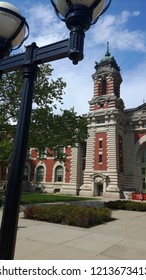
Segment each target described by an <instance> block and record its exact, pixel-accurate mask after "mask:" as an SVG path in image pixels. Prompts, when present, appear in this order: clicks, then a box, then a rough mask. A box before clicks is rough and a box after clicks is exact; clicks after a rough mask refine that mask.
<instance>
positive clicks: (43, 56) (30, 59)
mask: <svg viewBox="0 0 146 280" xmlns="http://www.w3.org/2000/svg"><path fill="white" fill-rule="evenodd" d="M111 1H112V0H51V3H52V5H53V7H54V9H55V11H56V13H57V15H58V16H59V18H60V19H61V20H63V21H64V22H65V23H66V25H67V27H68V28H69V30H70V38H69V39H66V40H63V41H60V42H57V43H54V44H50V45H47V46H44V47H40V48H38V47H37V46H36V44H35V43H32V44H31V45H30V46H28V47H27V48H26V51H25V52H24V53H22V54H18V55H14V56H12V57H6V56H8V55H9V54H10V52H11V51H12V50H13V49H14V48H15V47H20V45H22V43H23V42H24V40H26V38H27V37H28V35H27V36H26V37H25V33H26V29H27V30H28V33H29V26H28V24H27V22H26V20H25V18H24V17H23V16H22V15H21V14H20V12H19V11H18V10H17V8H16V7H14V6H13V5H11V4H9V3H7V2H0V73H1V74H3V73H7V72H11V71H15V70H19V69H22V70H23V85H22V95H21V105H20V112H19V117H18V124H17V129H16V135H15V140H14V148H13V153H12V158H11V163H10V169H9V174H8V184H7V190H6V200H5V205H4V210H3V217H2V223H1V232H0V259H1V260H11V259H13V258H14V252H15V243H16V235H17V225H18V217H19V205H20V197H21V192H22V187H21V185H22V177H23V169H24V164H25V157H26V151H27V141H28V131H29V123H30V116H31V107H32V96H33V85H34V81H35V78H36V75H37V68H38V65H39V64H43V63H45V62H51V61H54V60H58V59H61V58H65V57H69V58H70V59H71V60H72V61H73V63H74V64H77V63H78V61H80V60H82V59H83V46H84V36H85V35H84V32H85V31H86V30H88V29H89V28H90V26H91V24H94V23H95V22H96V21H97V20H98V18H99V16H100V15H101V14H103V13H104V12H105V11H106V10H107V9H108V7H109V5H110V4H111ZM5 57H6V58H5Z"/></svg>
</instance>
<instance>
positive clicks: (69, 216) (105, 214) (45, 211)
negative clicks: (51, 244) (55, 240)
mask: <svg viewBox="0 0 146 280" xmlns="http://www.w3.org/2000/svg"><path fill="white" fill-rule="evenodd" d="M24 218H26V219H35V220H39V221H46V222H50V223H59V224H64V225H71V226H78V227H85V228H88V227H91V226H95V225H98V224H101V223H105V222H108V221H110V220H111V211H110V210H109V209H107V208H100V209H99V208H93V207H90V206H76V205H65V204H64V205H53V206H49V207H44V206H27V207H26V208H25V210H24Z"/></svg>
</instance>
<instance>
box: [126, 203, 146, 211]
mask: <svg viewBox="0 0 146 280" xmlns="http://www.w3.org/2000/svg"><path fill="white" fill-rule="evenodd" d="M126 210H133V211H141V212H144V211H146V203H144V202H136V201H127V203H126Z"/></svg>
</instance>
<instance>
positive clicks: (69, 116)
mask: <svg viewBox="0 0 146 280" xmlns="http://www.w3.org/2000/svg"><path fill="white" fill-rule="evenodd" d="M52 72H53V69H52V68H51V66H50V65H48V64H45V65H42V66H40V70H39V72H38V75H37V80H36V82H35V87H34V96H33V107H32V116H31V124H30V133H29V147H34V148H38V150H39V151H40V152H43V151H44V149H45V148H46V147H49V148H50V150H52V151H53V152H55V154H56V155H57V157H59V158H60V157H61V156H60V155H59V151H60V147H66V146H68V145H71V146H75V145H76V143H77V142H78V143H80V142H82V141H83V140H84V139H85V138H86V137H87V122H86V119H85V118H83V117H82V116H77V114H76V113H75V112H74V109H70V110H64V111H61V113H60V114H55V113H54V109H56V108H57V104H59V103H60V104H62V103H63V95H64V89H65V87H66V83H65V82H64V81H63V80H62V78H57V79H56V80H54V79H51V76H52ZM21 88H22V72H21V71H16V72H11V73H8V74H4V75H3V76H2V79H1V81H0V163H2V162H4V161H8V160H9V158H10V154H11V150H12V143H13V141H12V140H13V138H14V134H15V129H16V124H17V120H18V112H19V107H20V101H21V94H20V93H21Z"/></svg>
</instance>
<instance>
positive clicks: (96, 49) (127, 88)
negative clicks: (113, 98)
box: [27, 4, 146, 114]
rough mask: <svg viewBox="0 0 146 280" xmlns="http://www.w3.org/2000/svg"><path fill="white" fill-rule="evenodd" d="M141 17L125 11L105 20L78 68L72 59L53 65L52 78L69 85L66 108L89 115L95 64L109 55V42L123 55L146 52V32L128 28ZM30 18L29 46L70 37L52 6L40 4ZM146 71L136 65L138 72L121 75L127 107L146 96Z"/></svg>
mask: <svg viewBox="0 0 146 280" xmlns="http://www.w3.org/2000/svg"><path fill="white" fill-rule="evenodd" d="M138 16H140V12H139V11H133V12H129V11H123V12H122V13H121V14H120V15H105V16H103V17H101V19H100V20H99V21H98V23H97V24H96V25H94V26H92V27H91V29H90V30H89V32H87V34H86V38H85V58H84V60H83V62H81V63H79V64H78V65H77V66H74V65H72V63H71V61H70V60H68V59H63V60H61V61H55V62H53V63H52V66H53V68H54V73H53V76H52V78H55V77H58V76H59V77H63V79H64V80H65V81H66V82H67V88H66V90H65V91H66V94H65V96H64V105H63V108H64V109H65V108H67V109H69V108H71V107H73V106H74V107H75V111H77V112H78V114H82V113H87V112H88V110H89V104H88V101H89V100H91V99H92V96H93V81H92V78H91V75H92V74H93V73H94V61H99V60H100V59H101V58H102V56H103V55H104V53H105V52H106V42H107V41H109V42H110V44H111V46H112V48H114V49H116V50H119V56H120V51H121V50H124V51H125V52H126V51H131V52H132V51H133V52H134V51H135V52H143V53H145V52H146V43H145V42H146V33H145V32H144V31H142V30H135V29H133V30H132V29H131V27H130V28H129V26H128V23H129V22H130V20H132V18H134V17H138ZM27 18H28V23H29V25H30V38H29V40H27V44H29V43H30V42H32V41H35V42H36V43H37V45H38V46H43V45H47V44H50V43H53V42H56V41H60V40H62V39H64V38H67V37H68V33H69V31H68V30H67V28H66V27H65V24H64V23H62V22H61V21H59V20H58V19H57V17H56V16H54V12H53V10H52V8H50V5H43V4H39V5H37V8H36V5H35V6H32V7H30V9H29V10H28V11H27ZM28 41H29V42H28ZM103 46H104V51H103ZM117 59H118V57H117ZM120 66H122V65H120ZM145 69H146V65H140V66H137V65H136V67H135V69H134V70H129V71H127V72H125V73H124V72H122V73H121V74H122V76H123V84H122V87H121V98H123V100H124V102H125V105H126V107H127V108H131V107H137V106H139V105H140V104H141V103H142V101H143V99H144V97H145V91H146V83H145V77H146V70H145ZM133 97H134V98H133Z"/></svg>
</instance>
